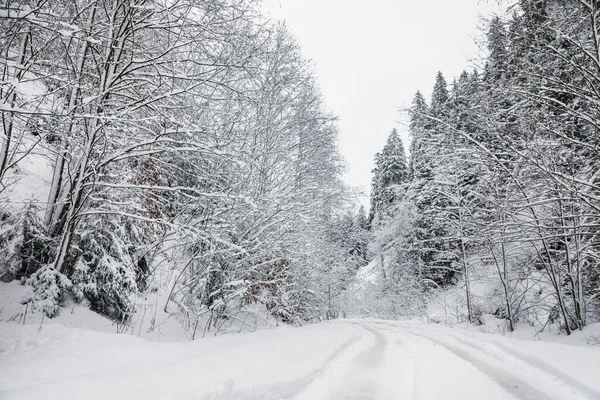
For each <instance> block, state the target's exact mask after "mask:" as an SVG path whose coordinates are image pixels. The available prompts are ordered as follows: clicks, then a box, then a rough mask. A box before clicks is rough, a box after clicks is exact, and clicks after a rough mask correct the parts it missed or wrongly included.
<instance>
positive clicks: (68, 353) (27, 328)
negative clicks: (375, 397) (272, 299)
mask: <svg viewBox="0 0 600 400" xmlns="http://www.w3.org/2000/svg"><path fill="white" fill-rule="evenodd" d="M359 336H360V334H359V331H358V330H357V329H356V328H354V327H353V326H352V325H350V324H346V325H344V326H338V327H337V328H336V329H335V330H333V329H330V325H329V324H322V325H314V326H308V327H303V328H297V329H294V328H286V327H283V328H279V329H276V330H270V331H260V332H255V333H251V334H243V335H231V336H221V337H217V338H210V339H205V340H200V341H194V342H187V343H156V342H154V343H153V342H148V341H145V340H142V339H139V338H136V337H132V336H129V335H114V334H106V333H99V332H93V331H89V330H83V329H75V328H66V327H64V326H61V325H58V324H44V325H43V326H42V328H41V330H40V329H39V328H38V327H37V326H34V325H24V326H23V325H17V324H14V323H7V322H1V323H0V343H1V347H0V398H2V399H4V400H16V399H61V400H63V399H68V398H73V399H86V400H92V399H102V400H104V399H107V398H109V399H128V400H134V399H143V400H148V399H213V398H223V399H232V398H267V397H268V398H279V397H287V396H291V395H293V394H294V393H296V391H298V390H300V389H301V388H302V387H304V385H305V384H306V382H308V381H310V380H311V379H314V377H315V376H317V375H318V374H319V368H320V366H323V365H325V364H326V363H327V360H328V359H329V358H331V357H333V356H334V355H335V354H336V352H338V351H341V350H342V349H343V348H345V347H347V346H349V345H350V344H351V343H352V342H353V341H355V340H356V339H357V338H358V337H359ZM307 349H310V351H307ZM282 366H285V368H282Z"/></svg>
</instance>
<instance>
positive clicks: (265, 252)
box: [0, 0, 366, 335]
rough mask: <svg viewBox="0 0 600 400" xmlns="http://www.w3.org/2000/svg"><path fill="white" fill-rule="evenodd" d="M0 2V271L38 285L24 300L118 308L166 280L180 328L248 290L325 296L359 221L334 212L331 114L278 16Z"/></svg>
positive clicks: (125, 1)
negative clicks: (29, 297) (0, 119)
mask: <svg viewBox="0 0 600 400" xmlns="http://www.w3.org/2000/svg"><path fill="white" fill-rule="evenodd" d="M0 17H1V19H0V20H1V24H2V27H1V31H2V39H1V40H2V42H1V46H2V47H1V52H2V81H1V87H0V96H1V98H2V102H1V107H2V126H3V132H2V147H1V149H0V182H1V186H0V195H1V199H2V200H1V203H0V207H1V211H2V213H1V216H0V220H1V229H0V272H1V278H2V280H3V281H11V280H15V279H16V280H20V281H21V282H22V283H23V284H26V285H30V286H32V287H33V296H32V298H31V299H27V300H26V301H25V302H30V303H31V304H32V306H33V308H34V309H36V310H41V311H43V312H44V313H45V315H46V316H47V317H53V316H55V315H56V314H58V313H59V312H60V308H61V305H62V304H63V302H64V300H65V299H66V298H67V297H69V298H71V299H74V300H75V301H78V302H84V303H85V304H88V305H89V307H90V308H91V309H92V310H94V311H96V312H98V313H101V314H103V315H105V316H108V317H110V318H113V319H115V320H118V321H121V322H123V323H124V322H126V321H127V320H128V319H129V318H130V317H131V316H132V315H133V314H135V313H136V312H139V311H140V309H139V308H140V304H138V303H136V296H138V295H141V294H144V293H152V292H161V293H163V292H164V293H166V295H165V296H164V298H165V299H167V301H166V302H163V304H160V305H158V306H157V307H158V308H161V309H164V311H165V312H167V313H169V315H175V316H176V317H177V318H178V319H179V320H180V322H181V323H182V325H183V327H184V328H185V329H186V330H188V331H193V332H194V333H195V331H196V328H198V324H199V322H201V324H202V325H201V327H202V328H205V326H204V324H208V325H210V324H212V325H214V326H215V327H216V326H220V325H221V324H222V323H223V321H225V320H227V319H230V318H232V319H233V318H238V316H237V315H238V313H239V312H241V311H243V310H245V309H247V310H250V309H257V308H258V309H259V311H260V313H263V314H266V315H270V316H272V317H273V318H275V319H276V320H277V321H282V322H286V323H296V324H299V323H302V322H305V321H311V320H316V319H319V318H323V317H324V316H328V317H333V316H334V314H335V313H334V311H333V309H334V307H333V306H332V304H333V299H334V296H336V295H337V294H338V293H339V291H340V290H341V287H342V286H343V285H344V284H345V283H346V281H347V280H348V279H349V277H350V273H353V272H355V271H356V268H357V267H358V266H359V265H361V263H364V262H365V261H364V260H365V254H364V253H363V252H362V250H361V248H359V246H356V240H355V237H359V236H360V230H359V229H355V228H354V227H355V226H359V225H360V226H363V228H362V229H363V230H364V227H366V225H365V224H366V222H361V221H358V220H357V221H355V219H356V217H355V215H354V214H352V215H351V214H346V213H345V212H340V210H345V209H348V205H347V204H346V203H347V202H348V199H349V198H350V197H351V196H350V193H349V192H348V190H347V188H346V187H345V186H344V184H343V181H342V171H343V161H342V159H341V156H340V155H339V151H338V148H337V128H336V118H335V117H334V116H333V115H332V114H331V113H329V112H328V111H327V109H326V108H325V106H324V104H323V101H322V98H321V94H320V92H319V88H318V87H317V85H316V82H315V78H314V76H313V70H312V66H311V65H310V63H309V62H308V61H307V60H306V59H304V58H303V56H302V55H301V53H300V50H299V46H298V45H297V43H296V42H295V40H294V38H293V37H292V36H291V35H290V34H289V32H288V30H287V29H286V27H285V25H284V24H282V23H279V22H274V21H270V20H269V19H268V18H266V17H265V16H264V15H263V14H262V13H261V8H260V7H259V5H258V4H257V3H256V2H254V1H246V0H202V1H191V0H190V1H187V0H184V1H176V2H170V1H166V2H162V1H145V0H140V1H137V0H136V1H130V0H116V1H112V0H111V1H104V0H98V1H96V0H93V1H88V0H83V1H72V0H69V1H51V2H50V1H23V2H20V1H15V2H13V1H11V2H8V3H4V4H3V5H2V6H1V7H0ZM46 183H47V184H46ZM32 193H33V194H35V195H37V200H31V196H32V195H31V194H32ZM363 221H364V219H363ZM357 224H358V225H357ZM361 224H362V225H361ZM260 313H254V314H256V315H260ZM191 335H193V334H191Z"/></svg>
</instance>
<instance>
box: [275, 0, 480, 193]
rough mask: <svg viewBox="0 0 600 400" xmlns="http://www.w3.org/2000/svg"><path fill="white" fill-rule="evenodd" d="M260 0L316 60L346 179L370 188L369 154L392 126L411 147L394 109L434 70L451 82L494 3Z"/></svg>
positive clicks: (427, 90) (424, 87) (426, 84)
mask: <svg viewBox="0 0 600 400" xmlns="http://www.w3.org/2000/svg"><path fill="white" fill-rule="evenodd" d="M265 2H266V3H267V8H268V9H269V10H270V11H269V12H270V13H271V15H272V16H274V17H276V18H284V19H285V20H286V21H287V23H288V26H289V27H290V29H291V30H292V32H294V34H295V36H296V37H297V39H298V41H299V43H300V45H301V46H302V48H303V50H304V54H305V56H306V57H308V58H310V59H311V60H312V61H313V63H314V65H315V68H316V71H317V74H318V77H319V81H320V84H321V88H322V90H323V93H324V96H325V100H326V102H327V105H328V107H329V108H330V109H331V110H332V111H334V112H335V113H336V114H337V115H338V116H339V117H340V122H339V127H340V147H341V150H342V154H343V156H344V157H345V159H346V162H347V163H348V170H347V177H346V178H347V179H346V180H347V182H348V183H349V184H351V185H353V186H357V187H359V188H360V189H362V190H364V191H365V193H367V194H368V191H369V187H370V180H371V169H372V167H373V157H374V155H375V153H376V152H377V151H380V150H381V149H382V148H383V146H384V144H385V141H386V139H387V136H388V135H389V133H390V131H391V130H392V128H394V127H396V128H397V129H398V131H399V132H400V133H401V136H402V139H403V142H404V148H405V149H406V150H408V145H409V138H408V133H407V128H406V126H405V123H404V121H405V116H403V115H402V114H401V113H400V111H399V109H401V108H405V107H407V106H408V105H410V103H411V101H412V98H413V96H414V94H415V92H416V91H417V90H421V92H422V93H423V94H424V95H425V96H426V97H427V98H429V96H430V94H431V90H432V88H433V84H434V80H435V75H436V73H437V71H442V73H443V74H444V75H445V77H446V80H447V81H448V83H451V82H452V79H453V77H455V76H458V75H459V74H460V72H461V71H462V70H463V69H465V68H467V67H468V66H469V65H471V63H470V62H469V60H470V59H472V58H473V57H475V56H476V55H477V53H478V49H477V45H476V44H475V42H474V38H475V37H480V36H481V35H480V34H479V32H478V30H477V26H478V25H479V19H478V16H479V14H480V13H481V14H487V12H488V11H486V10H489V9H490V7H491V6H490V4H488V3H487V2H486V1H482V0H429V1H419V0H412V1H411V0H369V1H366V0H361V1H359V0H265ZM480 3H481V4H480ZM484 8H485V9H484ZM364 200H366V199H363V202H364V203H366V201H364Z"/></svg>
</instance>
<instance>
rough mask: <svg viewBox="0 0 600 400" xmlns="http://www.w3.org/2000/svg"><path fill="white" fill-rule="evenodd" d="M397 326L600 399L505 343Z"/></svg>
mask: <svg viewBox="0 0 600 400" xmlns="http://www.w3.org/2000/svg"><path fill="white" fill-rule="evenodd" d="M396 326H398V327H404V328H406V329H409V330H411V331H412V332H414V331H415V330H418V331H421V332H428V333H430V334H437V335H444V336H447V337H449V338H451V339H453V340H455V341H457V342H458V343H459V344H461V345H463V346H466V347H468V348H470V349H472V350H473V351H474V352H475V353H481V354H484V355H487V356H490V357H493V358H494V359H495V360H497V361H499V362H501V363H503V364H510V365H511V366H514V362H517V363H520V364H521V365H523V366H524V367H526V368H527V369H529V370H531V371H533V372H535V373H538V374H539V373H540V372H541V373H542V374H543V375H545V376H544V378H547V379H551V380H552V381H554V382H553V383H558V384H559V385H560V384H566V386H567V387H569V388H571V389H574V390H576V391H578V392H580V393H573V395H576V396H578V397H577V398H580V399H581V398H584V397H583V396H582V395H584V396H585V397H588V398H590V399H600V391H598V390H596V389H594V388H591V387H589V386H588V385H586V384H585V383H582V382H580V381H578V380H577V379H575V378H573V377H571V376H570V375H567V374H566V373H564V372H563V371H560V370H559V369H557V368H556V367H554V366H552V365H550V364H548V363H547V362H545V361H543V360H541V359H539V358H538V357H536V356H533V355H529V354H525V353H522V352H519V351H517V350H514V349H512V348H510V347H508V346H507V345H506V344H504V343H501V342H497V341H485V342H484V343H485V345H484V344H481V343H478V342H473V341H471V340H467V339H465V338H463V337H460V336H459V335H457V334H454V333H450V332H443V333H442V332H439V331H437V330H435V329H425V328H415V327H411V326H403V325H396ZM417 335H418V336H420V337H423V335H422V334H417ZM428 338H429V339H431V336H428ZM438 344H440V345H442V346H443V347H447V346H445V345H443V344H441V343H439V342H438Z"/></svg>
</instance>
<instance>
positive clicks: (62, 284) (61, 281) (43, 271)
mask: <svg viewBox="0 0 600 400" xmlns="http://www.w3.org/2000/svg"><path fill="white" fill-rule="evenodd" d="M27 283H28V284H30V285H31V286H33V293H34V297H33V306H34V307H35V308H37V309H39V310H41V311H43V312H44V314H46V316H47V317H49V318H52V317H54V316H55V315H56V314H57V313H58V310H59V309H60V303H61V301H62V299H63V297H64V295H65V292H67V291H69V290H71V288H72V286H73V284H72V283H71V281H70V280H69V278H67V277H66V276H64V275H63V274H61V273H60V272H58V271H57V270H55V269H54V268H52V267H51V266H44V267H42V268H40V269H39V270H37V271H36V272H35V273H34V274H33V275H32V276H31V277H30V278H29V279H28V280H27Z"/></svg>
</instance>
